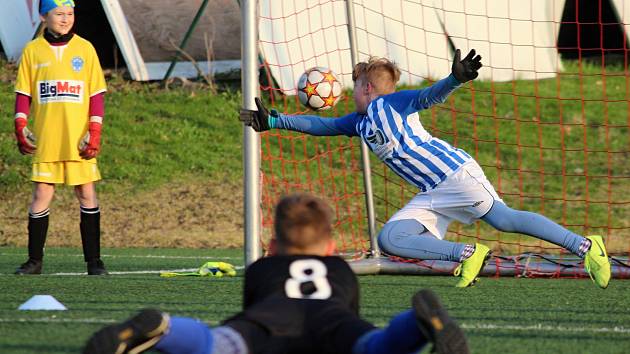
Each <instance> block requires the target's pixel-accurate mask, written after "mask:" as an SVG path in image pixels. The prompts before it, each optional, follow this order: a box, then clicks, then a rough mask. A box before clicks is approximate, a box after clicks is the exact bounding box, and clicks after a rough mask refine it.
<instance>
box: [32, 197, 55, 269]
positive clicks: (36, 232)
mask: <svg viewBox="0 0 630 354" xmlns="http://www.w3.org/2000/svg"><path fill="white" fill-rule="evenodd" d="M49 215H50V209H48V208H47V209H45V210H42V211H40V212H38V213H33V212H30V211H29V213H28V258H30V259H35V260H38V261H41V260H42V259H43V258H44V244H45V243H46V234H47V233H48V216H49Z"/></svg>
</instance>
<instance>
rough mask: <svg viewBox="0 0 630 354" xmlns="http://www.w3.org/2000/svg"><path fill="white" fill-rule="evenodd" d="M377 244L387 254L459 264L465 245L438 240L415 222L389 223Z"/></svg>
mask: <svg viewBox="0 0 630 354" xmlns="http://www.w3.org/2000/svg"><path fill="white" fill-rule="evenodd" d="M378 244H379V246H380V247H381V249H383V251H385V252H386V253H387V254H390V255H394V256H398V257H405V258H416V259H422V260H442V261H452V262H459V261H460V257H461V255H462V252H463V251H464V247H466V244H464V243H456V242H450V241H446V240H440V239H439V238H437V237H435V236H433V235H432V234H430V233H429V232H427V231H426V229H425V227H424V226H423V225H422V224H421V223H420V222H419V221H417V220H413V219H404V220H396V221H389V222H387V223H386V224H385V225H384V226H383V229H382V230H381V232H380V234H379V235H378Z"/></svg>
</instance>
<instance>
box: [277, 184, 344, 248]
mask: <svg viewBox="0 0 630 354" xmlns="http://www.w3.org/2000/svg"><path fill="white" fill-rule="evenodd" d="M275 217H276V219H275V222H274V228H275V231H276V240H277V242H278V244H279V245H281V246H283V247H292V248H298V249H305V248H308V247H310V246H312V245H315V244H318V243H319V242H321V241H324V240H329V239H331V238H332V210H331V209H330V207H329V206H328V204H326V202H324V201H323V200H321V199H319V198H317V197H314V196H312V195H308V194H294V195H290V196H287V197H284V198H282V199H281V200H280V202H279V203H278V205H277V207H276V215H275Z"/></svg>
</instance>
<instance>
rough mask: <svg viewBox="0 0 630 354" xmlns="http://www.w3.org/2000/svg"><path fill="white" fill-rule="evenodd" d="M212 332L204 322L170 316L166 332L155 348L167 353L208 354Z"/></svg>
mask: <svg viewBox="0 0 630 354" xmlns="http://www.w3.org/2000/svg"><path fill="white" fill-rule="evenodd" d="M211 346H212V333H211V331H210V328H208V326H206V325H205V324H204V323H202V322H199V321H197V320H194V319H192V318H186V317H171V324H170V328H169V330H168V333H166V334H165V335H164V336H163V337H162V338H161V339H160V340H159V341H158V342H157V344H156V345H155V349H156V350H159V351H161V352H162V353H168V354H178V353H187V354H210V350H211Z"/></svg>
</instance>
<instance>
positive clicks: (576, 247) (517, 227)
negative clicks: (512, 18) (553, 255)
mask: <svg viewBox="0 0 630 354" xmlns="http://www.w3.org/2000/svg"><path fill="white" fill-rule="evenodd" d="M481 219H482V220H483V221H485V222H487V223H488V224H490V225H492V227H494V228H495V229H497V230H499V231H504V232H518V233H520V234H525V235H530V236H534V237H536V238H539V239H541V240H545V241H548V242H551V243H553V244H556V245H558V246H562V247H564V248H565V249H567V250H569V251H571V252H572V253H573V254H576V255H581V256H582V257H583V253H584V252H583V251H580V244H581V243H582V241H584V240H585V238H584V237H582V236H580V235H578V234H575V233H573V232H571V231H569V230H567V229H566V228H564V227H562V226H560V225H559V224H557V223H555V222H553V221H551V220H549V219H548V218H546V217H544V216H542V215H540V214H536V213H532V212H529V211H522V210H515V209H511V208H510V207H508V206H507V205H505V204H503V203H501V202H495V203H494V205H493V206H492V208H491V209H490V211H489V212H488V213H487V214H486V215H485V216H484V217H483V218H481Z"/></svg>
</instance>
